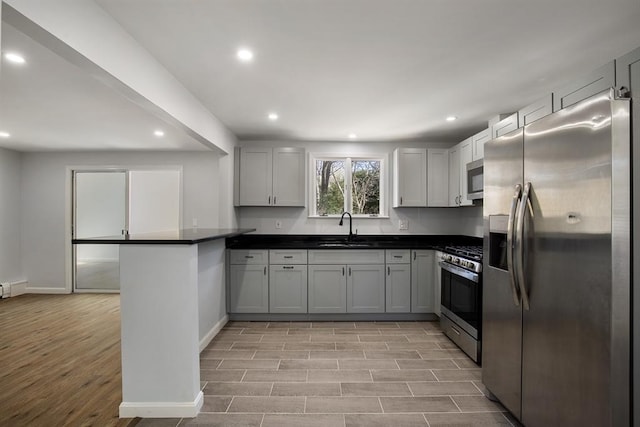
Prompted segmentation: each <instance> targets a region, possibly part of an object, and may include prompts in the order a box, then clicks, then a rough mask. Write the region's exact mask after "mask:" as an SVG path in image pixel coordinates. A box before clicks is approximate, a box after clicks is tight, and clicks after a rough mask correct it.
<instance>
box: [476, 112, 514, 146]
mask: <svg viewBox="0 0 640 427" xmlns="http://www.w3.org/2000/svg"><path fill="white" fill-rule="evenodd" d="M516 129H518V113H513V114H511V115H510V116H508V117H507V118H504V119H502V120H500V121H499V122H498V123H496V124H494V125H493V126H491V139H493V138H498V137H499V136H502V135H504V134H505V133H509V132H511V131H512V130H516ZM483 153H484V152H483ZM483 157H484V154H483Z"/></svg>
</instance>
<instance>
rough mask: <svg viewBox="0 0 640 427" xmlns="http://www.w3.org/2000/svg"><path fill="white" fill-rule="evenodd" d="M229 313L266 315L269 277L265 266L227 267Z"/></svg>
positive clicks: (267, 310)
mask: <svg viewBox="0 0 640 427" xmlns="http://www.w3.org/2000/svg"><path fill="white" fill-rule="evenodd" d="M229 275H230V279H229V288H230V289H229V292H230V304H231V307H229V311H230V312H231V313H268V312H269V276H268V274H267V266H266V265H252V264H249V265H231V266H230V267H229Z"/></svg>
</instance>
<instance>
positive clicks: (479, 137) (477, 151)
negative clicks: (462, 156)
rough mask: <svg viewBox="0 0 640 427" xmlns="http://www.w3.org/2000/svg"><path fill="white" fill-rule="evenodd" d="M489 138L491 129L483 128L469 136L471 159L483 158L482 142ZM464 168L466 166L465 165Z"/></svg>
mask: <svg viewBox="0 0 640 427" xmlns="http://www.w3.org/2000/svg"><path fill="white" fill-rule="evenodd" d="M490 139H491V129H488V128H487V129H485V130H483V131H482V132H478V133H477V134H475V135H473V136H472V137H471V144H472V156H471V157H472V159H473V160H479V159H482V158H484V143H485V142H487V141H489V140H490ZM465 170H466V167H465Z"/></svg>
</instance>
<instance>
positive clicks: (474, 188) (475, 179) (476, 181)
mask: <svg viewBox="0 0 640 427" xmlns="http://www.w3.org/2000/svg"><path fill="white" fill-rule="evenodd" d="M483 191H484V164H483V161H482V159H480V160H475V161H473V162H470V163H467V198H468V199H469V200H477V199H482V197H483Z"/></svg>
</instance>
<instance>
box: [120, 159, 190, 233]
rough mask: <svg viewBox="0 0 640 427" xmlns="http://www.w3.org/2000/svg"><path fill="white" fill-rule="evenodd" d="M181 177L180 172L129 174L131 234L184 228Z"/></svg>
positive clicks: (132, 172) (148, 171)
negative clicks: (181, 221) (181, 220)
mask: <svg viewBox="0 0 640 427" xmlns="http://www.w3.org/2000/svg"><path fill="white" fill-rule="evenodd" d="M180 175H181V174H180V170H143V171H136V170H132V171H130V172H129V234H141V233H150V232H155V231H176V230H178V229H180V228H182V226H181V224H180V187H181V180H180Z"/></svg>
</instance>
